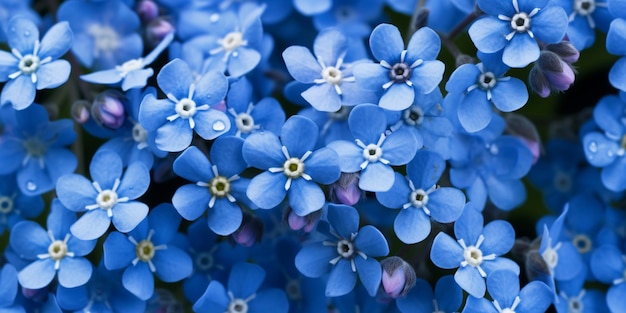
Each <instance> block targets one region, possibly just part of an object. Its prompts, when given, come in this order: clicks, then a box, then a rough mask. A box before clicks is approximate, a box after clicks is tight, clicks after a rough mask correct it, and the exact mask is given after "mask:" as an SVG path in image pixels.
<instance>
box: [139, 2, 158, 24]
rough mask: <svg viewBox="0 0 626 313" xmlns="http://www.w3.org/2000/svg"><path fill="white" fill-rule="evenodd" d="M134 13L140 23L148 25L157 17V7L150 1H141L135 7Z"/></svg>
mask: <svg viewBox="0 0 626 313" xmlns="http://www.w3.org/2000/svg"><path fill="white" fill-rule="evenodd" d="M135 11H136V12H137V15H138V16H139V18H141V21H142V22H144V23H149V22H150V21H152V20H153V19H155V18H156V17H157V16H159V5H157V4H156V3H155V2H154V1H152V0H141V1H139V2H138V3H137V5H136V6H135Z"/></svg>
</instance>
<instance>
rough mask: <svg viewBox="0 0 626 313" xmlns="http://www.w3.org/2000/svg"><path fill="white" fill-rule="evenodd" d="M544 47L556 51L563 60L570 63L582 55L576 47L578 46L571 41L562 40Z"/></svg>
mask: <svg viewBox="0 0 626 313" xmlns="http://www.w3.org/2000/svg"><path fill="white" fill-rule="evenodd" d="M544 49H545V50H548V51H552V52H554V53H556V54H557V55H558V56H559V57H560V58H561V60H563V61H564V62H566V63H569V64H572V63H574V62H576V61H578V58H579V57H580V52H579V51H578V49H576V47H574V45H573V44H572V43H571V42H569V41H561V42H559V43H555V44H550V45H547V46H546V47H545V48H544Z"/></svg>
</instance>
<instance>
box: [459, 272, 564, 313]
mask: <svg viewBox="0 0 626 313" xmlns="http://www.w3.org/2000/svg"><path fill="white" fill-rule="evenodd" d="M518 275H519V274H517V273H515V272H513V271H509V270H497V271H494V272H493V273H491V275H489V277H487V289H488V290H489V295H491V297H492V298H493V301H489V300H487V299H486V298H476V297H473V296H470V297H469V298H468V299H467V303H466V304H465V308H464V309H463V312H464V313H474V312H476V313H502V312H516V313H542V312H546V310H547V309H548V307H549V306H550V304H551V302H552V298H551V297H550V289H549V288H548V286H546V285H545V284H544V283H542V282H538V281H532V282H530V283H528V284H527V285H525V286H524V288H522V290H520V287H519V278H518Z"/></svg>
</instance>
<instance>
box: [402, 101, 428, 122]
mask: <svg viewBox="0 0 626 313" xmlns="http://www.w3.org/2000/svg"><path fill="white" fill-rule="evenodd" d="M423 121H424V110H422V108H420V107H418V106H411V107H410V108H408V109H406V110H404V122H405V123H406V124H408V125H411V126H418V125H420V124H422V122H423Z"/></svg>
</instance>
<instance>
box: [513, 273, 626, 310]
mask: <svg viewBox="0 0 626 313" xmlns="http://www.w3.org/2000/svg"><path fill="white" fill-rule="evenodd" d="M519 297H520V299H529V300H530V299H532V300H530V301H523V300H522V301H521V302H520V304H519V306H518V307H517V308H516V310H515V311H517V312H520V313H526V312H529V313H530V312H545V311H546V310H547V309H548V307H549V306H550V304H551V303H552V300H553V299H554V298H553V296H552V291H551V290H550V288H548V286H547V285H546V284H544V283H542V282H540V281H532V282H530V283H528V284H527V285H526V286H524V288H522V290H521V291H520V294H519ZM622 300H623V298H622Z"/></svg>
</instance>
